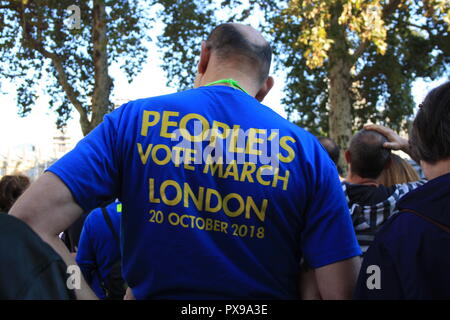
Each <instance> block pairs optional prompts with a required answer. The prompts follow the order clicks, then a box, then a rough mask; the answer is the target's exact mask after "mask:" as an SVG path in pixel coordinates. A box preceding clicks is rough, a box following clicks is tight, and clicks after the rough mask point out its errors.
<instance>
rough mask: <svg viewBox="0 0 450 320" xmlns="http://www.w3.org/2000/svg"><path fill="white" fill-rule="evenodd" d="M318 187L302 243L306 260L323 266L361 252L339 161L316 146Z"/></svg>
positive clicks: (307, 212) (310, 207) (310, 204)
mask: <svg viewBox="0 0 450 320" xmlns="http://www.w3.org/2000/svg"><path fill="white" fill-rule="evenodd" d="M315 154H316V160H315V164H314V172H315V173H314V175H315V179H314V180H315V188H314V192H311V193H310V194H311V195H310V201H309V206H308V208H307V210H306V212H305V216H304V228H303V231H302V236H301V246H302V251H303V255H304V258H305V261H306V262H307V264H308V265H309V266H311V267H313V268H319V267H322V266H325V265H328V264H332V263H335V262H338V261H341V260H345V259H349V258H351V257H354V256H358V255H361V249H360V247H359V245H358V241H357V240H356V235H355V231H354V229H353V225H352V221H351V217H350V212H349V209H348V205H347V202H346V199H345V195H344V192H343V190H342V186H341V183H340V181H339V176H338V173H337V169H336V167H335V165H334V164H333V163H332V162H331V160H330V159H328V156H327V155H326V154H325V151H323V150H320V148H319V147H317V146H316V150H315Z"/></svg>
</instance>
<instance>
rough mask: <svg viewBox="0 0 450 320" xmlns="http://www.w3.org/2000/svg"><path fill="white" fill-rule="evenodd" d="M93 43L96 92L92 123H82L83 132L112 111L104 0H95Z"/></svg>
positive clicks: (88, 130)
mask: <svg viewBox="0 0 450 320" xmlns="http://www.w3.org/2000/svg"><path fill="white" fill-rule="evenodd" d="M92 18H93V19H92V21H93V26H92V43H93V53H92V54H93V56H92V58H93V61H94V93H93V96H92V118H91V121H90V123H89V124H88V123H81V127H82V130H83V134H84V135H86V134H88V133H89V132H90V131H91V130H92V129H94V128H95V127H96V126H97V125H98V124H99V123H101V122H102V121H103V117H104V116H105V114H107V113H108V112H109V111H110V107H111V102H110V101H109V95H110V92H111V87H112V80H111V78H110V76H109V75H108V51H107V45H108V39H107V35H106V31H107V30H106V11H105V1H104V0H94V8H93V14H92Z"/></svg>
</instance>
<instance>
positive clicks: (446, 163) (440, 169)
mask: <svg viewBox="0 0 450 320" xmlns="http://www.w3.org/2000/svg"><path fill="white" fill-rule="evenodd" d="M421 166H422V168H423V170H424V172H425V175H426V176H427V179H428V180H432V179H435V178H438V177H440V176H443V175H445V174H447V173H450V159H446V160H440V161H438V162H436V163H435V164H429V163H427V162H424V161H421Z"/></svg>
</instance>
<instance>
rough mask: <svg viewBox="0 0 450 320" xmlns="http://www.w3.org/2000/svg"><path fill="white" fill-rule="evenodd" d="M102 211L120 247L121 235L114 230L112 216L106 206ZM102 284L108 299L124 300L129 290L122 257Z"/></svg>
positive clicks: (114, 264)
mask: <svg viewBox="0 0 450 320" xmlns="http://www.w3.org/2000/svg"><path fill="white" fill-rule="evenodd" d="M102 213H103V218H104V219H105V221H106V224H107V225H108V227H109V229H110V230H111V233H112V235H113V237H114V240H116V242H117V244H118V245H119V247H120V239H119V235H118V234H117V233H116V230H114V227H113V224H112V221H111V218H110V217H109V215H108V212H107V211H106V209H105V208H102ZM101 286H102V288H103V290H104V291H105V294H106V299H107V300H123V297H124V296H125V292H126V290H127V284H126V283H125V280H124V279H123V277H122V262H121V259H120V258H119V259H118V260H117V261H115V262H114V263H113V265H112V267H111V270H110V271H109V274H108V276H107V277H106V279H102V280H101Z"/></svg>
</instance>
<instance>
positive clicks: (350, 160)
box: [344, 150, 352, 164]
mask: <svg viewBox="0 0 450 320" xmlns="http://www.w3.org/2000/svg"><path fill="white" fill-rule="evenodd" d="M344 156H345V162H347V164H350V163H352V156H351V154H350V151H349V150H346V151H345V152H344Z"/></svg>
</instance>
